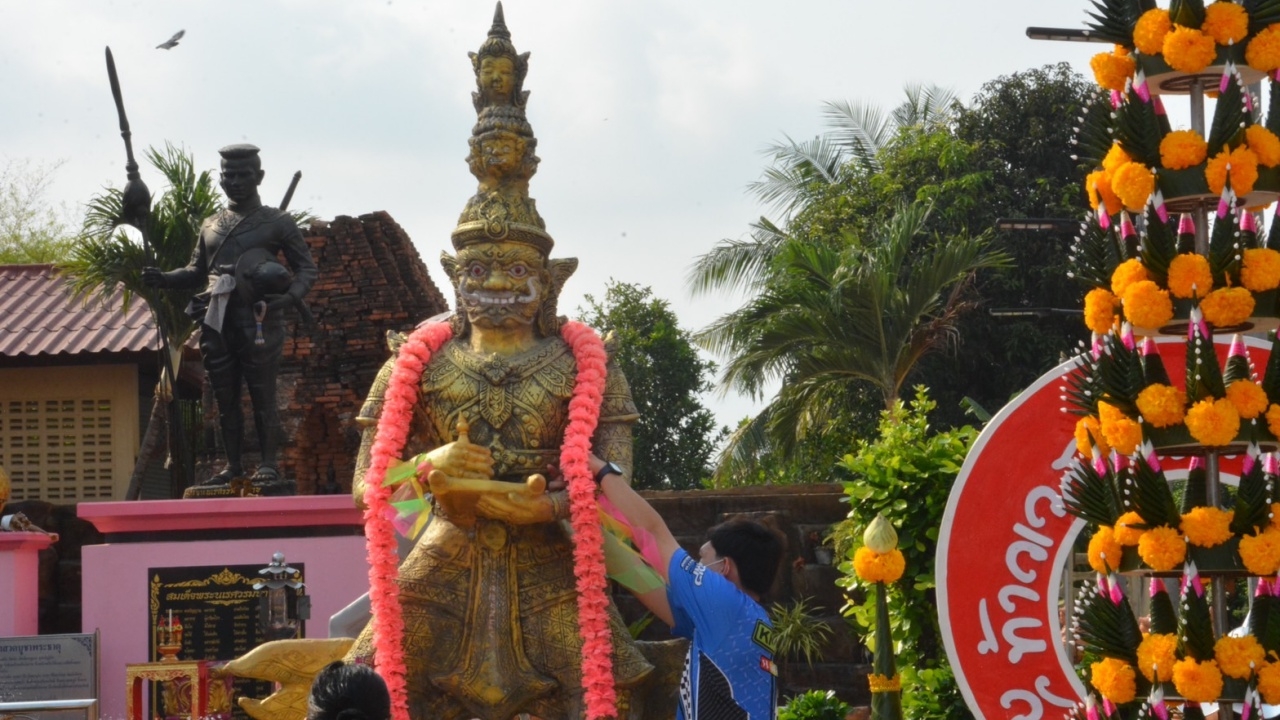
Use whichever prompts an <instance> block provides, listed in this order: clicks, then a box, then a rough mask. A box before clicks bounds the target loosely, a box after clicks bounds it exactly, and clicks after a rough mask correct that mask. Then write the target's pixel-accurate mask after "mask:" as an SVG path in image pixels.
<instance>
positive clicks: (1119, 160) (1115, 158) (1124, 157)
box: [1102, 142, 1133, 175]
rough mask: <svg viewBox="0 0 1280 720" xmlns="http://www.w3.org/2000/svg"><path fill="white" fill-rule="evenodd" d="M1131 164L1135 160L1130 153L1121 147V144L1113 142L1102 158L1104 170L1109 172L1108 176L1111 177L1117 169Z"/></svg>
mask: <svg viewBox="0 0 1280 720" xmlns="http://www.w3.org/2000/svg"><path fill="white" fill-rule="evenodd" d="M1131 162H1133V158H1132V157H1131V156H1130V155H1129V153H1127V152H1125V151H1124V148H1122V147H1120V143H1118V142H1113V143H1111V147H1110V148H1107V154H1106V155H1105V156H1104V157H1103V158H1102V169H1103V170H1105V171H1106V172H1107V175H1110V174H1112V173H1114V172H1115V171H1116V168H1118V167H1120V166H1121V165H1124V164H1125V163H1131Z"/></svg>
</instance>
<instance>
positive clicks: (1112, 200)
mask: <svg viewBox="0 0 1280 720" xmlns="http://www.w3.org/2000/svg"><path fill="white" fill-rule="evenodd" d="M1084 187H1085V190H1087V191H1088V193H1089V207H1091V208H1093V209H1094V210H1097V209H1098V200H1099V198H1101V199H1102V201H1103V202H1105V203H1106V204H1107V214H1108V215H1115V214H1116V213H1118V212H1120V205H1121V202H1120V198H1119V197H1117V196H1116V193H1115V191H1114V190H1112V189H1111V176H1110V175H1108V174H1107V172H1106V171H1105V170H1095V171H1093V172H1091V173H1089V174H1088V175H1087V176H1086V177H1085V179H1084Z"/></svg>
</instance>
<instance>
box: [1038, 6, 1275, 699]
mask: <svg viewBox="0 0 1280 720" xmlns="http://www.w3.org/2000/svg"><path fill="white" fill-rule="evenodd" d="M1092 5H1093V7H1092V10H1091V12H1090V13H1089V16H1090V18H1091V19H1090V21H1089V22H1088V23H1086V24H1087V25H1088V26H1089V34H1090V36H1091V38H1092V39H1095V40H1099V39H1101V40H1104V41H1107V42H1113V43H1115V49H1114V50H1113V51H1111V52H1104V53H1101V54H1099V55H1097V56H1095V57H1094V58H1093V60H1092V62H1091V65H1092V67H1093V70H1094V73H1095V77H1096V79H1097V81H1098V83H1099V85H1101V87H1102V92H1100V93H1099V95H1098V97H1097V99H1096V101H1095V102H1093V103H1092V104H1091V105H1090V106H1089V107H1088V108H1087V109H1086V110H1085V112H1084V114H1083V116H1082V117H1081V118H1080V122H1079V128H1078V133H1077V138H1076V140H1075V149H1074V152H1075V157H1076V159H1078V160H1079V161H1080V162H1081V164H1082V165H1083V166H1084V167H1085V169H1086V171H1087V172H1088V177H1087V179H1086V181H1085V191H1086V192H1087V193H1088V197H1089V201H1090V205H1091V207H1092V208H1093V210H1092V212H1091V213H1090V215H1089V218H1088V220H1087V222H1085V223H1084V224H1082V226H1081V231H1080V234H1079V236H1078V238H1077V240H1076V243H1075V247H1074V251H1073V254H1072V266H1073V269H1072V273H1073V276H1074V277H1075V278H1077V279H1079V280H1080V281H1081V282H1083V283H1084V285H1085V286H1086V288H1087V289H1088V291H1087V295H1086V297H1085V301H1084V316H1085V323H1086V324H1087V325H1088V327H1089V329H1090V330H1091V331H1092V332H1093V340H1092V343H1091V345H1090V347H1088V348H1086V349H1085V350H1084V351H1083V352H1082V353H1081V354H1080V355H1079V357H1078V358H1077V361H1076V363H1075V367H1074V369H1073V370H1072V372H1070V373H1069V374H1068V375H1067V377H1066V378H1065V382H1064V391H1065V394H1064V399H1065V400H1066V401H1067V404H1068V408H1067V410H1068V411H1070V412H1074V413H1076V414H1078V415H1079V416H1080V420H1079V422H1078V424H1077V426H1076V444H1077V450H1078V454H1077V456H1076V458H1075V461H1074V463H1073V465H1072V466H1071V467H1070V468H1069V469H1068V471H1067V472H1066V473H1065V475H1064V476H1063V480H1062V496H1063V500H1064V503H1065V505H1066V506H1067V508H1068V509H1069V511H1070V512H1072V513H1073V514H1075V515H1077V516H1079V517H1081V518H1083V519H1084V520H1085V521H1086V522H1087V523H1088V528H1089V529H1088V532H1089V533H1090V534H1091V539H1090V541H1089V547H1088V557H1089V564H1090V565H1091V566H1092V567H1093V569H1094V570H1095V571H1096V572H1097V581H1096V583H1092V582H1091V583H1088V585H1087V587H1086V588H1084V589H1083V590H1082V591H1081V594H1080V597H1079V600H1078V603H1077V605H1076V610H1075V618H1074V621H1075V622H1074V626H1075V632H1076V637H1077V638H1078V641H1079V643H1080V645H1081V647H1082V649H1083V650H1084V653H1085V660H1084V661H1083V662H1082V663H1081V665H1080V667H1079V670H1080V671H1081V673H1082V675H1083V676H1084V680H1085V686H1086V687H1087V688H1088V690H1089V697H1088V699H1087V703H1086V705H1085V707H1083V708H1082V709H1081V712H1082V713H1084V714H1085V715H1087V716H1088V717H1089V718H1090V719H1091V720H1093V719H1095V718H1139V717H1141V718H1147V717H1156V718H1168V717H1169V712H1170V709H1171V708H1173V707H1175V706H1178V705H1181V707H1182V712H1183V715H1184V717H1186V718H1199V717H1203V716H1204V712H1205V710H1206V709H1207V708H1206V707H1203V706H1202V704H1205V703H1220V707H1221V710H1222V713H1221V714H1220V715H1219V717H1222V718H1226V717H1232V716H1233V715H1230V714H1229V713H1230V712H1232V711H1231V710H1229V708H1231V707H1232V706H1235V708H1236V710H1235V711H1234V712H1240V713H1242V716H1243V717H1246V718H1247V717H1255V716H1256V715H1257V713H1258V712H1259V705H1260V703H1263V702H1265V703H1268V704H1280V582H1277V571H1278V570H1280V504H1273V500H1275V499H1276V487H1275V485H1276V481H1277V475H1278V474H1280V463H1278V462H1277V454H1276V451H1277V448H1278V444H1277V436H1278V435H1280V353H1273V354H1271V355H1270V359H1269V360H1265V362H1264V361H1263V359H1264V358H1267V357H1268V354H1267V346H1268V343H1266V342H1265V341H1263V340H1262V338H1264V337H1265V336H1266V333H1267V332H1268V331H1270V330H1274V329H1275V328H1276V327H1277V324H1280V321H1278V316H1280V312H1278V310H1280V308H1278V306H1277V297H1276V296H1277V286H1280V252H1277V250H1276V249H1274V248H1275V247H1277V246H1280V228H1276V227H1275V226H1274V225H1273V227H1272V230H1271V232H1270V234H1268V233H1267V232H1266V231H1265V230H1264V227H1265V223H1264V222H1263V212H1264V211H1265V210H1266V209H1267V208H1268V207H1269V206H1271V205H1272V204H1273V203H1274V202H1275V200H1276V198H1277V195H1278V194H1280V138H1278V137H1277V135H1278V134H1280V93H1277V85H1278V83H1277V78H1280V73H1278V72H1277V69H1280V0H1244V1H1243V2H1229V1H1228V2H1214V3H1212V4H1209V5H1205V4H1204V3H1203V2H1202V0H1184V1H1181V2H1180V1H1179V0H1171V2H1170V4H1169V5H1168V6H1160V5H1158V4H1157V3H1156V2H1154V0H1093V3H1092ZM1263 85H1265V86H1266V93H1265V95H1266V97H1268V107H1267V108H1266V109H1265V111H1264V108H1263V107H1262V103H1261V99H1260V98H1261V96H1262V95H1263V93H1262V89H1263V88H1262V86H1263ZM1172 96H1185V97H1186V99H1187V101H1188V102H1189V105H1190V117H1191V120H1190V122H1191V128H1189V129H1174V128H1173V127H1171V124H1170V121H1169V118H1168V116H1167V115H1166V113H1165V107H1164V104H1163V103H1164V100H1166V99H1169V98H1171V97H1172ZM1206 98H1213V99H1216V101H1215V102H1214V105H1213V108H1212V111H1211V122H1210V123H1209V125H1208V127H1207V131H1206V123H1205V120H1206V115H1207V114H1209V113H1207V112H1206V102H1205V100H1206ZM1175 338H1176V339H1175ZM1183 342H1185V356H1186V360H1185V363H1181V362H1180V363H1178V365H1179V367H1173V366H1172V365H1173V363H1171V364H1170V365H1171V366H1168V367H1167V366H1166V364H1165V362H1164V360H1163V358H1162V352H1161V350H1162V348H1163V349H1164V351H1165V354H1166V355H1168V356H1174V355H1181V353H1182V350H1183V348H1180V347H1177V344H1181V343H1183ZM1251 358H1252V359H1257V360H1258V363H1257V364H1256V365H1255V363H1254V362H1253V361H1252V359H1251ZM1264 365H1265V367H1264ZM1259 370H1261V371H1262V372H1259ZM1188 456H1190V457H1191V461H1190V464H1189V469H1188V470H1187V478H1186V481H1185V483H1184V487H1183V488H1182V489H1181V490H1180V491H1178V492H1175V491H1174V489H1172V488H1171V485H1170V482H1169V478H1168V477H1167V476H1166V473H1165V471H1164V470H1163V469H1162V462H1164V464H1166V465H1168V464H1169V458H1173V457H1182V458H1185V457H1188ZM1233 456H1234V457H1240V456H1242V457H1243V463H1242V466H1241V472H1240V477H1239V483H1238V486H1237V487H1236V488H1235V489H1234V490H1229V489H1227V488H1225V487H1224V484H1223V482H1222V477H1221V476H1220V475H1221V473H1220V462H1219V461H1220V459H1221V458H1227V457H1233ZM1124 575H1140V576H1143V577H1149V578H1150V581H1149V583H1143V584H1144V585H1146V588H1145V591H1146V592H1147V593H1148V594H1149V597H1148V598H1146V600H1145V601H1144V602H1131V600H1133V599H1131V598H1126V596H1125V595H1126V593H1125V590H1124V588H1125V583H1123V582H1122V576H1124ZM1229 586H1231V587H1234V588H1235V591H1234V592H1240V593H1247V594H1252V597H1251V598H1249V612H1248V616H1247V620H1246V621H1245V623H1244V625H1243V627H1236V625H1240V622H1239V621H1233V620H1232V619H1231V618H1230V617H1229V615H1228V613H1227V602H1228V587H1229ZM1246 588H1251V590H1250V589H1246ZM1135 604H1138V605H1143V606H1145V607H1149V613H1148V616H1147V622H1148V623H1149V626H1148V627H1147V628H1145V629H1144V628H1143V626H1142V624H1140V621H1139V617H1138V615H1137V614H1136V613H1135V612H1134V610H1133V606H1134V605H1135Z"/></svg>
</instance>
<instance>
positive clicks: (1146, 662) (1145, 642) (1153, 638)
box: [1138, 633, 1178, 682]
mask: <svg viewBox="0 0 1280 720" xmlns="http://www.w3.org/2000/svg"><path fill="white" fill-rule="evenodd" d="M1177 650H1178V636H1177V635H1174V634H1173V633H1153V634H1151V635H1144V636H1143V637H1142V642H1141V643H1140V644H1139V645H1138V670H1140V671H1141V672H1142V674H1143V676H1145V677H1146V678H1147V680H1148V681H1149V682H1156V678H1159V681H1160V682H1169V680H1171V679H1172V678H1173V664H1174V663H1175V662H1177V661H1178V656H1177ZM1153 671H1154V672H1153Z"/></svg>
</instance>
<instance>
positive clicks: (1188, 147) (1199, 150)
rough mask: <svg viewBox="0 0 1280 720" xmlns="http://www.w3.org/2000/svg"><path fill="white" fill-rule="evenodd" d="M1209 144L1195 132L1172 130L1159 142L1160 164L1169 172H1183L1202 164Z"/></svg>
mask: <svg viewBox="0 0 1280 720" xmlns="http://www.w3.org/2000/svg"><path fill="white" fill-rule="evenodd" d="M1208 153H1209V143H1207V142H1205V141H1204V138H1202V137H1200V133H1198V132H1196V131H1195V130H1174V131H1173V132H1171V133H1169V134H1167V135H1165V136H1164V138H1163V139H1161V140H1160V164H1161V165H1162V166H1164V167H1165V168H1167V169H1169V170H1183V169H1185V168H1189V167H1193V166H1195V165H1199V164H1200V163H1202V162H1204V159H1205V158H1206V157H1208Z"/></svg>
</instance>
